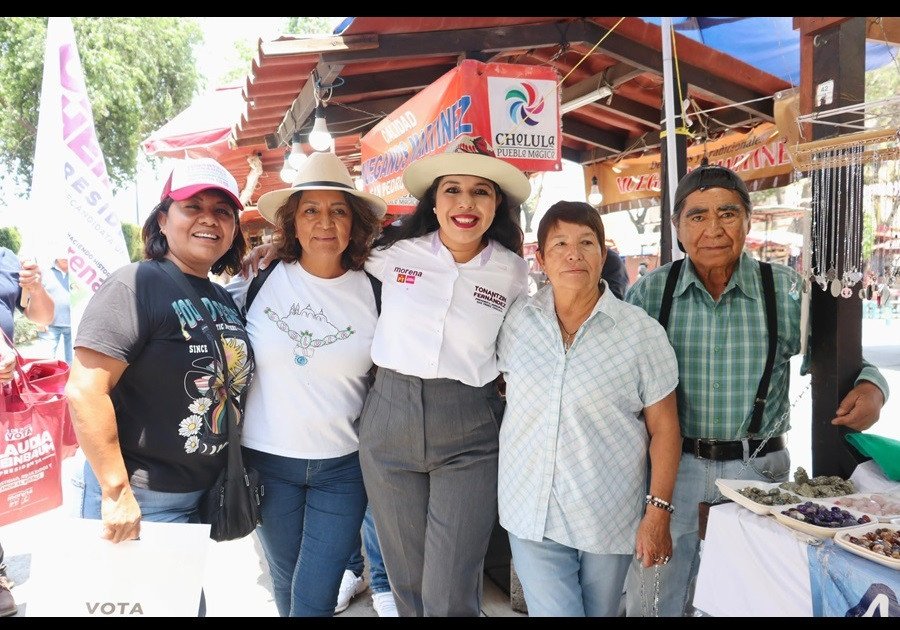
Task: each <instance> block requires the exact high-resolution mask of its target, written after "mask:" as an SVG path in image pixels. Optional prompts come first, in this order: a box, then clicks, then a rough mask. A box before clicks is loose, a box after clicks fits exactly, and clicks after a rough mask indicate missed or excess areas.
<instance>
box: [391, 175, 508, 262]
mask: <svg viewBox="0 0 900 630" xmlns="http://www.w3.org/2000/svg"><path fill="white" fill-rule="evenodd" d="M442 177H445V175H441V176H440V177H437V178H436V179H435V180H434V181H433V182H431V186H429V187H428V190H426V191H425V194H423V195H422V198H421V199H420V200H419V203H418V204H417V205H416V209H415V211H414V212H413V213H412V214H407V215H404V217H403V222H402V223H401V224H400V226H399V227H397V228H396V229H395V230H391V231H390V232H389V233H388V232H385V234H384V235H383V237H382V238H381V239H379V247H380V248H381V249H387V248H388V247H390V246H391V245H393V244H394V243H396V242H398V241H405V240H407V239H410V238H416V237H417V236H424V235H426V234H428V233H430V232H434V231H435V230H436V229H438V228H439V227H440V223H438V219H437V215H436V214H435V213H434V205H435V196H436V193H437V187H438V182H440V181H441V178H442ZM491 183H492V184H494V190H495V191H496V193H497V196H498V197H499V198H500V203H499V204H498V205H497V211H496V212H495V213H494V220H493V221H492V222H491V225H490V226H489V227H488V229H487V231H486V232H485V233H484V236H483V237H482V238H484V239H494V240H495V241H497V242H498V243H500V244H501V245H503V246H504V247H505V248H506V249H508V250H510V251H513V252H515V253H517V254H518V255H519V256H521V255H522V244H523V243H524V242H525V234H523V232H522V228H520V227H519V224H518V223H517V222H516V220H515V217H517V216H518V214H519V206H510V203H509V198H508V197H507V196H506V195H505V194H503V191H502V190H501V189H500V187H499V186H498V185H497V184H496V183H494V182H491Z"/></svg>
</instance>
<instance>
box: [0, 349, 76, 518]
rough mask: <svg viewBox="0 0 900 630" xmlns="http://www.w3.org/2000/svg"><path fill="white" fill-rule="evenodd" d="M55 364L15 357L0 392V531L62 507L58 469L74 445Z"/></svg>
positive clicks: (60, 477)
mask: <svg viewBox="0 0 900 630" xmlns="http://www.w3.org/2000/svg"><path fill="white" fill-rule="evenodd" d="M17 355H18V353H17ZM35 363H37V364H46V365H48V366H49V369H43V368H36V367H35ZM57 363H62V362H56V361H51V362H44V361H38V362H29V361H27V360H25V359H22V358H21V356H17V362H16V375H15V377H14V378H13V380H12V382H10V383H7V384H6V385H3V386H0V394H2V395H0V526H3V525H8V524H9V523H13V522H15V521H19V520H22V519H24V518H28V517H30V516H34V515H36V514H40V513H41V512H45V511H47V510H52V509H53V508H56V507H59V506H60V505H62V474H61V470H62V469H61V464H62V461H63V459H65V458H66V457H68V456H69V455H72V454H74V453H75V450H76V449H77V443H76V442H75V432H74V429H73V427H72V420H71V417H70V415H69V405H68V401H67V400H66V397H65V395H64V391H63V388H64V387H65V381H64V380H62V381H60V379H59V376H58V375H59V374H61V373H62V370H60V369H59V366H58V365H56V366H54V365H53V364H57ZM62 365H63V366H65V370H64V374H65V376H66V377H67V376H68V366H67V365H66V364H65V363H62ZM32 377H34V379H35V380H36V381H38V382H41V381H42V379H44V380H43V386H44V387H46V388H47V389H48V390H52V389H57V390H59V391H44V390H42V389H39V388H38V387H36V386H35V385H34V384H33V383H32V381H31V378H32Z"/></svg>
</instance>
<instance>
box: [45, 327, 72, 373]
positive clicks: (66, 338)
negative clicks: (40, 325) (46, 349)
mask: <svg viewBox="0 0 900 630" xmlns="http://www.w3.org/2000/svg"><path fill="white" fill-rule="evenodd" d="M41 338H42V339H47V340H49V341H50V353H51V355H50V356H52V357H56V355H57V352H58V351H59V342H60V340H61V341H62V347H63V356H64V357H65V361H66V363H68V364H69V365H72V328H71V327H69V326H48V327H47V332H45V333H42V334H41Z"/></svg>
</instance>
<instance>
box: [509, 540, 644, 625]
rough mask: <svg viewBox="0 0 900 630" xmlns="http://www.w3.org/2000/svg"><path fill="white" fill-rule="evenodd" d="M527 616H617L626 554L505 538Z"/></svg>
mask: <svg viewBox="0 0 900 630" xmlns="http://www.w3.org/2000/svg"><path fill="white" fill-rule="evenodd" d="M509 547H510V549H511V550H512V559H513V564H514V565H515V567H516V575H518V576H519V581H520V582H521V583H522V590H523V591H524V592H525V604H526V605H527V606H528V616H529V617H615V616H617V615H618V614H619V603H620V602H621V600H622V588H623V587H624V585H625V576H626V574H627V573H628V566H629V564H630V563H631V558H632V556H631V555H630V554H598V553H588V552H586V551H581V550H579V549H574V548H572V547H567V546H566V545H561V544H559V543H558V542H555V541H552V540H550V539H549V538H544V539H543V540H542V541H541V542H535V541H533V540H525V539H523V538H519V537H518V536H514V535H513V534H509Z"/></svg>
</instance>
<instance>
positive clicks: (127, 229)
mask: <svg viewBox="0 0 900 630" xmlns="http://www.w3.org/2000/svg"><path fill="white" fill-rule="evenodd" d="M121 225H122V236H124V237H125V247H127V248H128V258H129V259H130V260H131V262H137V261H139V260H143V259H144V243H143V241H142V240H141V227H140V226H139V225H135V224H134V223H126V222H124V221H123V222H122V224H121Z"/></svg>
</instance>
